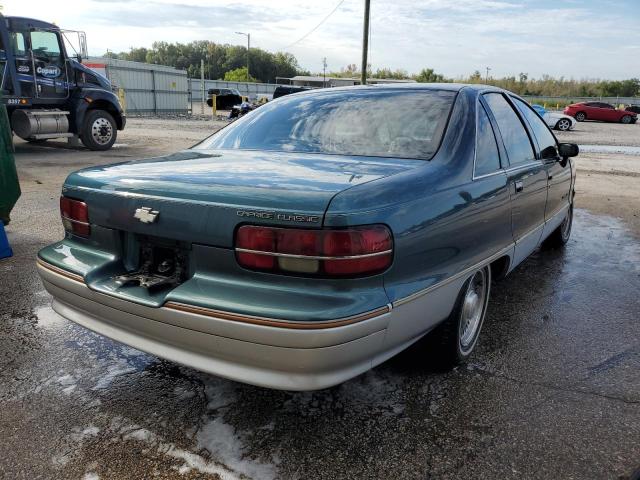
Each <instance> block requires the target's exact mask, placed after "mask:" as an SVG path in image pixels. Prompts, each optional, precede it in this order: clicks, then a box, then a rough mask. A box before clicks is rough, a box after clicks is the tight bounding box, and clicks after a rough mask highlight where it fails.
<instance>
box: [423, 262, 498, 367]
mask: <svg viewBox="0 0 640 480" xmlns="http://www.w3.org/2000/svg"><path fill="white" fill-rule="evenodd" d="M490 284H491V269H490V268H489V267H488V266H486V267H483V268H481V269H479V270H476V271H475V272H473V274H472V275H471V276H470V277H469V278H468V279H467V281H466V282H464V285H463V286H462V289H461V290H460V293H459V294H458V299H457V301H456V304H455V306H454V308H453V311H452V312H451V315H450V316H449V318H448V319H447V320H445V321H444V322H443V323H442V324H441V325H439V326H438V327H437V328H436V330H435V331H434V332H433V336H434V340H435V349H436V353H437V357H436V358H437V361H438V362H439V363H440V365H441V366H443V367H445V368H451V367H454V366H455V365H458V364H460V363H462V362H464V361H466V360H467V359H468V358H469V356H470V355H471V352H473V349H474V348H475V346H476V343H477V341H478V336H479V335H480V330H481V329H482V324H483V323H484V317H485V315H486V313H487V305H488V303H489V292H490Z"/></svg>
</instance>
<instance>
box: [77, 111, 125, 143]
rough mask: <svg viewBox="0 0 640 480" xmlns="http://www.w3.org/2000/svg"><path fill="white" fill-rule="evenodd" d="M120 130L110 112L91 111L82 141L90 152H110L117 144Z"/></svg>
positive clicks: (85, 123)
mask: <svg viewBox="0 0 640 480" xmlns="http://www.w3.org/2000/svg"><path fill="white" fill-rule="evenodd" d="M117 132H118V130H117V129H116V122H115V120H114V119H113V117H112V116H111V114H110V113H109V112H105V111H104V110H89V112H88V113H87V117H86V118H85V120H84V127H83V128H82V133H81V135H80V139H81V140H82V143H83V144H84V146H85V147H87V148H88V149H89V150H109V149H110V148H111V146H112V145H113V144H114V143H115V142H116V136H117Z"/></svg>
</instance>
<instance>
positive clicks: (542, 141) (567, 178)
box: [512, 97, 571, 226]
mask: <svg viewBox="0 0 640 480" xmlns="http://www.w3.org/2000/svg"><path fill="white" fill-rule="evenodd" d="M512 101H513V102H514V104H515V105H516V107H518V109H519V110H520V112H521V113H522V115H523V116H524V118H525V120H526V121H527V123H528V124H529V126H530V128H531V131H532V132H533V135H534V137H535V140H536V143H537V146H538V156H539V158H540V159H541V160H542V161H543V162H544V164H545V167H546V170H547V178H548V182H549V183H548V193H547V205H546V208H545V213H544V219H545V222H551V223H552V226H553V225H555V223H557V222H555V223H554V218H555V217H558V216H559V217H563V216H564V213H565V212H566V207H567V206H568V205H569V193H570V191H571V166H570V165H569V162H566V163H564V165H563V162H560V160H561V159H560V157H559V155H558V144H557V141H556V138H555V137H554V136H553V133H551V131H550V130H549V129H548V128H547V126H546V125H545V124H544V122H541V121H540V118H539V117H538V115H537V114H536V113H535V112H534V111H533V110H532V109H531V107H529V105H527V104H526V103H525V102H523V101H522V100H520V99H519V98H514V97H512ZM555 220H557V219H555Z"/></svg>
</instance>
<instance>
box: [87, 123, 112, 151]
mask: <svg viewBox="0 0 640 480" xmlns="http://www.w3.org/2000/svg"><path fill="white" fill-rule="evenodd" d="M91 136H92V137H93V139H94V140H95V142H96V143H97V144H99V145H106V144H107V143H109V142H110V141H111V137H112V136H113V127H112V126H111V123H110V122H109V120H107V119H106V118H96V120H95V121H94V122H93V125H91Z"/></svg>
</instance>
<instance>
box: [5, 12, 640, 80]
mask: <svg viewBox="0 0 640 480" xmlns="http://www.w3.org/2000/svg"><path fill="white" fill-rule="evenodd" d="M339 3H340V5H339V7H338V8H337V9H336V11H335V12H334V13H333V14H332V15H331V16H330V17H329V18H328V19H327V20H326V22H324V23H323V24H322V25H321V26H320V27H319V28H317V30H315V31H314V32H313V33H311V34H310V35H308V36H306V38H304V39H302V40H301V41H298V40H299V39H301V38H302V37H304V36H305V35H306V34H307V33H308V32H310V31H311V30H312V29H313V28H314V27H316V26H317V25H318V24H319V23H320V22H321V21H322V20H323V19H324V18H325V17H326V16H327V15H328V14H329V13H330V12H331V11H332V10H333V9H334V8H335V7H336V5H338V4H339ZM64 4H68V5H69V8H61V6H62V5H64ZM0 5H2V6H3V14H4V15H18V16H25V17H34V18H38V19H41V20H46V21H52V22H55V23H56V24H57V25H59V26H61V27H63V28H67V29H77V30H84V31H85V32H86V33H87V42H88V45H89V53H90V54H91V55H100V54H103V53H104V52H105V51H106V50H107V49H108V50H111V51H118V52H119V51H127V50H129V48H131V47H150V46H151V44H152V43H153V42H154V41H166V42H182V43H186V42H190V41H192V40H211V41H214V42H216V43H230V44H240V45H245V44H246V37H243V36H240V35H238V34H236V33H235V32H236V31H243V32H249V33H250V34H251V45H252V47H254V46H255V47H259V48H262V49H265V50H269V51H287V52H290V53H292V54H294V55H295V56H296V58H297V59H298V61H299V64H300V66H301V67H302V68H304V69H308V70H310V71H311V72H320V71H322V58H323V57H326V58H327V64H328V70H329V71H332V70H333V71H338V70H340V69H341V68H342V67H345V66H346V65H348V64H351V63H355V64H357V65H360V55H361V48H362V19H363V10H364V0H342V2H340V1H339V0H180V1H172V0H74V1H72V0H64V1H63V2H56V1H51V0H0ZM369 52H370V53H369V63H370V64H371V66H372V68H373V69H374V70H375V69H377V68H382V67H388V68H391V69H394V70H395V69H403V70H406V71H408V72H409V73H416V72H418V71H419V70H420V69H422V68H433V69H434V70H435V71H436V72H438V73H442V74H444V75H445V76H447V77H451V78H456V77H460V76H467V75H470V74H471V73H473V71H474V70H479V71H481V72H482V74H483V75H484V74H485V72H486V70H485V69H486V67H489V68H490V69H491V70H490V75H491V76H494V77H502V76H509V75H515V76H517V75H518V74H519V73H520V72H525V73H527V74H528V75H529V77H536V78H539V77H540V76H542V75H543V74H549V75H552V76H556V77H560V76H564V77H565V78H575V79H582V78H591V79H594V78H601V79H618V80H619V79H625V78H631V77H640V68H639V67H638V65H640V62H638V59H639V58H640V0H555V1H553V0H521V1H518V0H371V40H370V50H369Z"/></svg>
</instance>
